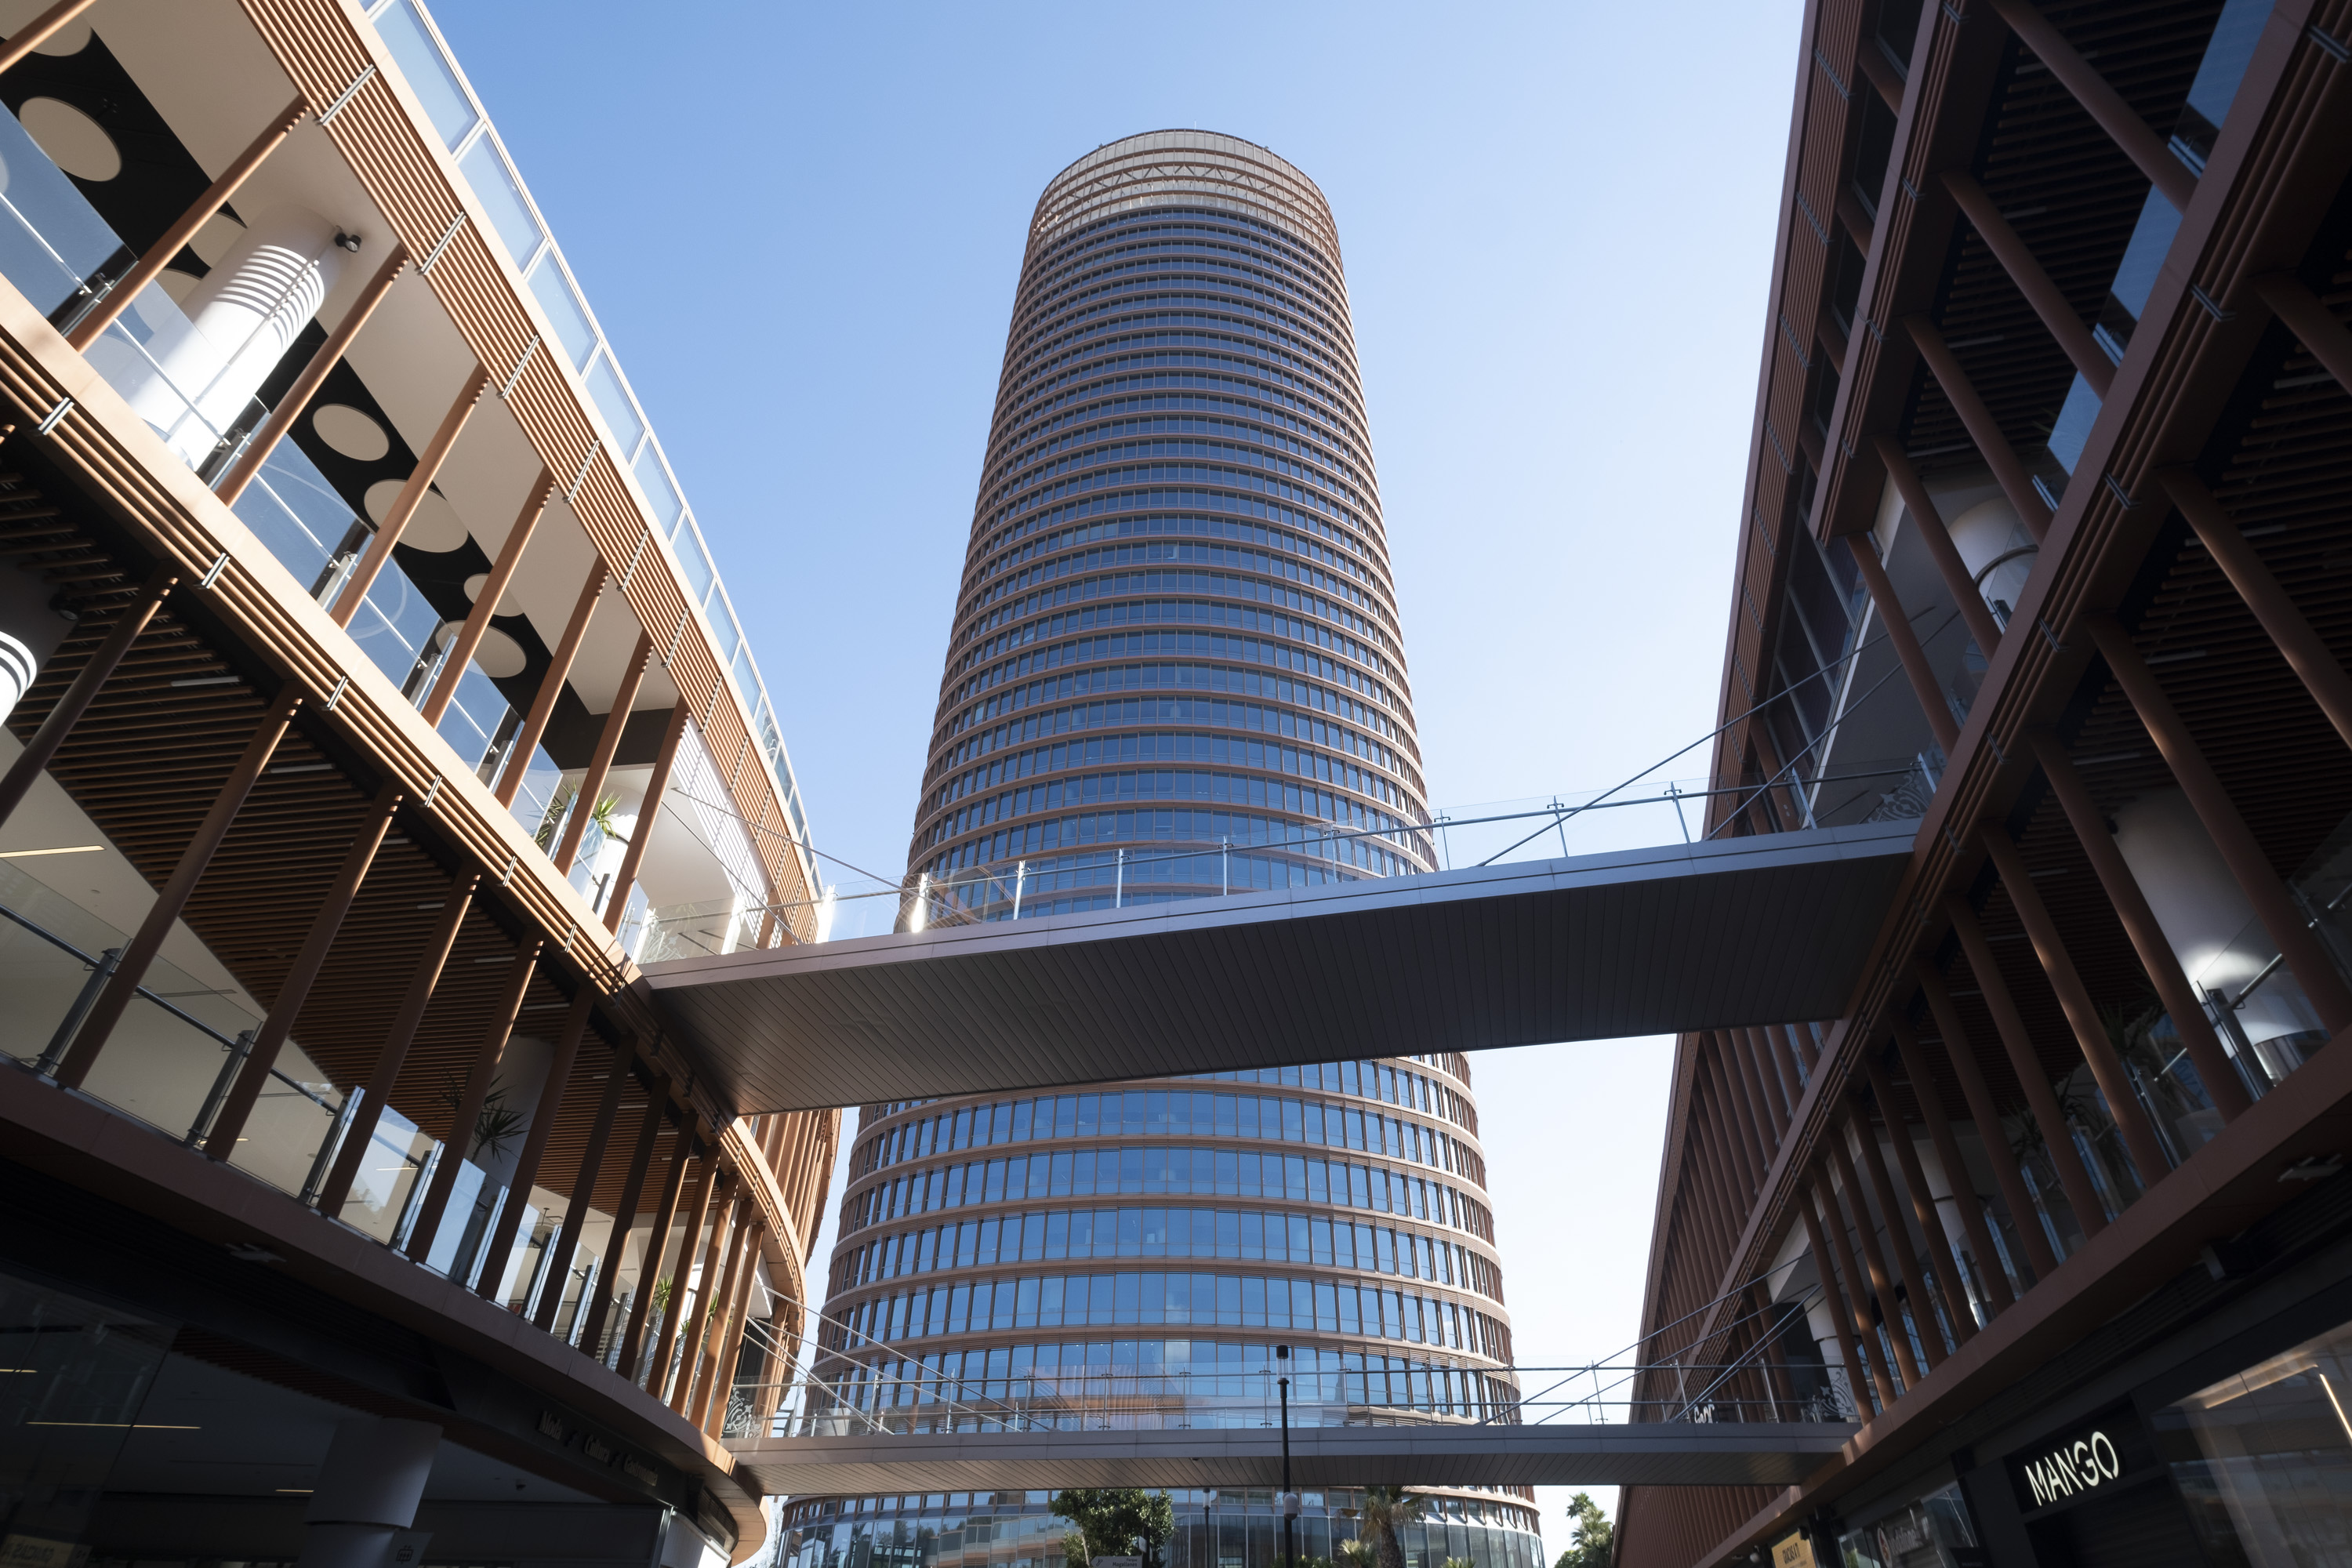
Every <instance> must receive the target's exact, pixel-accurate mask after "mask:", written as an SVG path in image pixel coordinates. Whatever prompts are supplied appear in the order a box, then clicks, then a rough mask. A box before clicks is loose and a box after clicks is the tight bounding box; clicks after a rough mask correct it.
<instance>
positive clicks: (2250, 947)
mask: <svg viewBox="0 0 2352 1568" xmlns="http://www.w3.org/2000/svg"><path fill="white" fill-rule="evenodd" d="M2190 981H2191V984H2194V985H2195V986H2196V988H2197V994H2198V995H2200V996H2201V997H2203V998H2204V999H2205V1006H2206V1011H2207V1012H2208V1013H2209V1014H2210V1016H2211V1017H2212V1019H2213V1026H2214V1028H2215V1029H2216V1030H2217V1031H2219V1033H2220V1034H2221V1039H2222V1043H2223V1045H2224V1046H2225V1047H2228V1048H2229V1050H2230V1051H2231V1054H2233V1055H2236V1056H2240V1057H2242V1058H2246V1059H2247V1060H2248V1061H2249V1062H2250V1063H2251V1065H2252V1072H2253V1074H2254V1076H2255V1078H2256V1079H2258V1080H2259V1082H2260V1084H2261V1087H2262V1088H2263V1089H2265V1090H2267V1089H2269V1088H2270V1087H2272V1086H2273V1085H2276V1084H2279V1083H2283V1082H2284V1081H2285V1079H2286V1076H2287V1075H2288V1074H2289V1073H2291V1072H2293V1071H2294V1069H2295V1068H2299V1067H2301V1066H2302V1065H2303V1064H2304V1062H2305V1059H2306V1058H2308V1057H2309V1056H2310V1055H2311V1054H2312V1053H2313V1052H2314V1051H2316V1050H2317V1049H2318V1048H2319V1047H2321V1046H2323V1045H2325V1044H2326V1042H2327V1029H2326V1026H2325V1025H2323V1024H2322V1023H2321V1022H2320V1019H2319V1010H2318V1009H2317V1008H2315V1007H2314V1006H2313V1005H2311V998H2310V997H2308V996H2306V995H2305V994H2304V989H2303V984H2302V983H2301V982H2300V981H2299V980H2297V979H2296V978H2295V976H2294V972H2293V971H2292V970H2290V969H2288V968H2287V966H2286V963H2285V961H2284V958H2282V957H2281V956H2280V953H2279V948H2278V943H2277V942H2273V941H2272V940H2271V935H2270V932H2269V931H2267V930H2265V929H2264V928H2263V922H2262V921H2260V920H2259V919H2257V920H2252V921H2247V922H2246V924H2245V927H2244V929H2243V930H2242V931H2239V932H2238V934H2237V935H2236V936H2235V937H2234V938H2232V939H2231V942H2230V943H2229V945H2228V946H2227V947H2224V948H2223V949H2222V950H2221V952H2219V953H2217V954H2215V955H2214V957H2213V958H2212V960H2211V961H2210V963H2207V964H2206V965H2205V967H2204V968H2203V969H2202V970H2200V971H2199V972H2198V973H2196V974H2194V975H2192V976H2190Z"/></svg>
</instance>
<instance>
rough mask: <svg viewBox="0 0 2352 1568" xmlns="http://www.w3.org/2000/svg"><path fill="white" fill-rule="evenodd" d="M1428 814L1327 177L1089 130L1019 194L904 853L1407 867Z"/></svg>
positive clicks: (1038, 875)
mask: <svg viewBox="0 0 2352 1568" xmlns="http://www.w3.org/2000/svg"><path fill="white" fill-rule="evenodd" d="M1171 725H1173V726H1182V727H1181V728H1177V727H1171ZM1427 821H1428V816H1427V812H1426V810H1425V798H1424V792H1423V782H1422V775H1421V757H1420V747H1419V744H1418V742H1416V740H1415V739H1414V733H1413V721H1412V694H1411V688H1410V685H1409V683H1408V681H1407V679H1406V676H1405V668H1404V647H1403V641H1402V633H1401V631H1400V629H1399V626H1398V620H1397V612H1396V595H1395V591H1394V589H1393V587H1392V586H1391V582H1390V576H1389V561H1388V548H1387V543H1386V538H1385V534H1384V532H1383V530H1382V526H1381V510H1380V495H1379V489H1378V485H1377V482H1376V480H1375V478H1374V472H1373V468H1372V460H1371V444H1370V437H1369V435H1368V431H1367V426H1366V423H1365V418H1364V405H1363V395H1362V391H1361V387H1360V384H1359V380H1358V377H1357V372H1356V351H1355V337H1354V331H1353V329H1352V327H1351V326H1350V324H1349V314H1348V293H1347V283H1346V279H1345V276H1344V273H1343V271H1342V269H1341V266H1340V260H1339V238H1338V233H1337V230H1336V228H1335V227H1334V226H1333V224H1332V221H1331V214H1330V210H1329V208H1328V206H1327V205H1325V204H1324V201H1323V197H1322V194H1321V193H1320V192H1319V191H1318V190H1317V189H1316V188H1315V186H1314V184H1313V183H1312V182H1311V181H1309V180H1308V179H1307V177H1306V176H1305V175H1303V174H1300V173H1299V172H1298V171H1297V170H1296V169H1294V168H1292V167H1291V166H1290V165H1289V164H1287V163H1284V162H1283V161H1282V160H1281V159H1279V158H1277V157H1276V156H1275V155H1274V154H1272V153H1268V152H1266V151H1265V149H1264V148H1262V147H1256V146H1253V145H1252V144H1251V143H1249V142H1241V141H1237V140H1235V139H1234V138H1231V137H1226V136H1219V135H1215V134H1213V133H1210V132H1155V133H1153V134H1151V135H1148V136H1138V137H1129V138H1128V139H1127V140H1126V141H1123V142H1112V143H1110V144H1109V145H1108V146H1107V147H1104V148H1100V149H1098V150H1097V151H1096V152H1095V153H1090V154H1089V155H1088V156H1087V157H1086V158H1083V159H1081V160H1079V161H1078V162H1077V163H1075V164H1073V165H1071V166H1070V167H1069V168H1068V169H1066V170H1065V171H1063V173H1062V174H1059V175H1058V176H1056V177H1055V180H1054V181H1053V183H1052V184H1049V185H1048V186H1047V187H1046V189H1045V195H1043V196H1042V197H1041V198H1040V199H1039V201H1038V204H1037V212H1036V216H1035V217H1034V220H1033V222H1032V226H1031V230H1030V238H1029V247H1028V254H1027V256H1026V258H1024V263H1023V266H1022V273H1021V283H1020V288H1019V290H1018V293H1017V295H1016V298H1015V300H1014V304H1013V325H1012V329H1011V331H1010V334H1009V337H1008V341H1007V345H1006V353H1005V363H1004V371H1003V379H1002V381H1001V383H1000V384H999V388H998V393H997V405H996V416H995V420H994V423H993V426H992V429H991V431H990V434H989V445H988V455H987V459H986V462H985V465H984V467H983V470H982V478H981V483H980V491H979V499H978V501H977V503H976V506H975V510H974V515H973V520H972V529H971V543H970V546H969V550H968V552H967V554H966V558H965V570H964V577H963V584H962V590H961V595H960V596H959V599H958V602H957V606H956V616H955V623H954V627H953V631H952V635H951V636H950V640H949V647H948V656H947V660H946V672H945V677H944V679H943V680H942V683H941V686H940V702H939V710H938V715H937V719H936V721H935V723H934V727H933V731H932V737H931V747H930V754H929V758H928V766H927V769H926V772H925V774H924V781H923V795H922V801H921V804H920V806H919V809H918V811H917V813H916V819H915V829H914V837H913V842H912V845H911V847H910V850H909V853H908V868H909V871H910V872H911V873H913V874H914V875H915V876H917V877H927V878H928V879H929V899H930V900H932V901H933V904H934V908H935V909H949V908H951V909H953V910H959V911H964V912H967V913H969V914H975V915H977V916H979V917H980V918H982V919H991V920H994V919H1007V918H1014V917H1015V916H1016V915H1042V914H1055V913H1063V912H1067V911H1070V910H1086V909H1102V908H1109V907H1111V906H1112V905H1114V904H1123V903H1127V902H1137V903H1152V902H1158V901H1161V900H1169V899H1181V898H1191V897H1197V896H1200V895H1202V894H1206V893H1217V892H1226V891H1235V892H1238V891H1242V890H1244V889H1271V888H1283V887H1302V886H1307V885H1308V884H1311V883H1318V882H1326V881H1331V880H1344V879H1353V878H1357V877H1363V876H1392V875H1396V874H1398V873H1401V872H1408V871H1416V870H1425V869H1428V868H1431V866H1432V865H1433V863H1434V862H1433V858H1432V855H1431V846H1430V843H1429V840H1428V837H1427V835H1426V833H1425V832H1424V831H1423V828H1424V826H1425V825H1426V823H1427ZM930 918H938V917H937V916H936V915H933V916H931V917H930Z"/></svg>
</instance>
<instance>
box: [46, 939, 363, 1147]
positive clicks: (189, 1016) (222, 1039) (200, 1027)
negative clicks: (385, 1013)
mask: <svg viewBox="0 0 2352 1568" xmlns="http://www.w3.org/2000/svg"><path fill="white" fill-rule="evenodd" d="M0 915H5V916H6V917H7V918H8V919H10V920H12V921H16V923H17V924H18V925H20V926H23V927H24V928H25V929H26V931H31V932H32V933H33V934H34V935H35V936H37V937H39V938H40V939H41V940H42V941H44V942H48V943H49V944H51V945H52V946H54V947H57V948H58V949H59V950H61V951H63V952H69V953H71V954H73V955H74V957H76V958H78V959H79V960H80V961H81V962H82V963H87V964H89V966H90V967H91V968H92V969H95V968H97V967H98V965H99V963H100V962H101V961H100V960H99V959H98V958H96V957H94V956H92V955H91V954H89V953H87V952H83V951H82V950H81V949H80V948H78V947H76V946H75V945H74V944H73V943H72V942H68V941H67V940H66V939H65V938H63V937H61V936H59V935H58V933H57V932H55V931H51V930H49V929H48V928H47V926H44V925H42V924H41V923H40V922H39V921H35V920H32V919H29V918H27V917H26V916H25V915H22V914H19V913H18V912H17V911H16V910H12V909H10V908H9V907H8V906H7V905H5V904H0ZM135 994H137V995H139V996H141V997H143V998H144V999H145V1000H147V1001H150V1002H152V1003H153V1004H154V1005H156V1006H158V1007H161V1008H162V1009H163V1011H165V1012H166V1013H169V1014H171V1015H172V1016H173V1017H174V1018H177V1019H179V1020H180V1021H181V1022H182V1023H184V1024H186V1025H188V1026H190V1027H192V1028H194V1029H195V1030H197V1031H199V1032H200V1033H202V1034H205V1035H207V1036H209V1037H212V1039H213V1040H214V1041H215V1042H216V1043H217V1044H218V1045H219V1046H220V1047H221V1048H222V1049H223V1050H228V1051H234V1050H236V1048H237V1042H236V1039H235V1038H234V1037H230V1036H227V1035H224V1034H222V1033H221V1032H220V1031H219V1030H218V1029H215V1028H214V1027H213V1026H211V1025H210V1024H207V1023H205V1021H204V1020H203V1019H202V1018H199V1017H197V1016H195V1015H194V1014H193V1013H191V1012H189V1011H188V1010H187V1009H186V1008H184V1007H182V1006H179V1005H176V1004H174V1003H173V1002H171V1001H169V1000H167V999H166V998H164V997H162V996H159V995H157V994H155V993H154V992H152V991H150V990H148V989H147V987H145V986H144V985H142V986H140V987H138V989H137V991H136V993H135ZM269 1076H270V1077H271V1078H274V1079H277V1080H278V1082H280V1083H282V1084H284V1085H285V1086H286V1087H287V1088H289V1089H293V1090H294V1091H295V1092H296V1093H298V1094H299V1095H301V1096H303V1097H304V1098H305V1099H307V1100H310V1101H311V1102H312V1103H313V1104H315V1105H317V1106H318V1107H319V1108H320V1110H329V1111H331V1110H335V1109H336V1107H335V1106H334V1105H333V1104H332V1103H331V1102H330V1101H329V1100H326V1099H324V1098H323V1097H321V1096H320V1095H319V1094H317V1093H316V1092H314V1091H313V1090H312V1089H310V1086H309V1085H308V1084H305V1083H302V1082H301V1081H299V1079H290V1078H288V1077H287V1076H286V1075H285V1074H284V1073H282V1072H280V1071H279V1070H278V1068H274V1067H273V1068H270V1069H269Z"/></svg>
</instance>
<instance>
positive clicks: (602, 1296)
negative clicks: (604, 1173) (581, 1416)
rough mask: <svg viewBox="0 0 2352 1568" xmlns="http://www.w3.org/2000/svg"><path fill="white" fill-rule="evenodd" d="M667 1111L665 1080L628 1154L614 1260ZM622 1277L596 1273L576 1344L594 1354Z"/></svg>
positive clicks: (611, 1247)
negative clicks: (617, 1284) (614, 1289)
mask: <svg viewBox="0 0 2352 1568" xmlns="http://www.w3.org/2000/svg"><path fill="white" fill-rule="evenodd" d="M668 1109H669V1085H668V1083H667V1081H666V1080H664V1079H655V1080H654V1085H653V1093H652V1094H650V1095H648V1096H647V1097H646V1119H645V1121H644V1122H643V1124H642V1125H640V1126H639V1127H638V1129H637V1142H636V1146H635V1149H634V1150H633V1151H632V1152H631V1153H630V1155H629V1173H628V1175H627V1176H626V1177H625V1179H624V1180H623V1181H622V1183H621V1201H620V1203H619V1204H618V1205H616V1206H615V1207H614V1210H613V1213H614V1224H613V1237H612V1240H611V1241H610V1242H609V1243H608V1244H607V1246H606V1251H607V1253H608V1254H609V1255H610V1256H611V1257H612V1258H615V1259H617V1258H620V1256H621V1252H622V1248H623V1247H625V1246H627V1244H628V1238H629V1231H630V1230H631V1229H632V1228H633V1227H634V1226H635V1224H636V1216H637V1215H638V1214H639V1213H640V1212H642V1211H641V1210H640V1209H639V1208H638V1207H637V1205H638V1203H639V1201H640V1200H642V1199H643V1198H644V1197H645V1195H646V1171H648V1170H649V1169H651V1168H652V1165H653V1159H654V1142H655V1140H656V1138H658V1137H659V1136H660V1134H661V1124H662V1115H663V1113H664V1112H665V1111H667V1110H668ZM619 1275H620V1270H619V1269H618V1268H599V1269H598V1270H596V1288H595V1290H594V1292H593V1294H592V1295H591V1297H590V1298H589V1301H588V1312H587V1316H586V1317H584V1318H583V1320H582V1321H581V1326H580V1335H579V1339H578V1343H579V1344H580V1345H581V1346H582V1347H583V1348H584V1349H586V1350H587V1351H588V1352H589V1353H590V1354H592V1355H596V1356H602V1355H603V1353H604V1314H605V1313H606V1312H608V1311H610V1310H612V1308H613V1284H614V1280H615V1279H617V1278H618V1277H619ZM640 1294H641V1295H644V1294H650V1292H641V1293H640ZM541 1310H545V1309H541Z"/></svg>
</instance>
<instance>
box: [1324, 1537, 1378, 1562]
mask: <svg viewBox="0 0 2352 1568" xmlns="http://www.w3.org/2000/svg"><path fill="white" fill-rule="evenodd" d="M1331 1553H1332V1555H1333V1556H1334V1557H1337V1558H1338V1559H1339V1568H1372V1555H1373V1553H1372V1543H1371V1542H1369V1541H1364V1540H1360V1539H1359V1540H1355V1541H1342V1542H1339V1544H1338V1545H1336V1546H1334V1547H1332V1548H1331Z"/></svg>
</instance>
